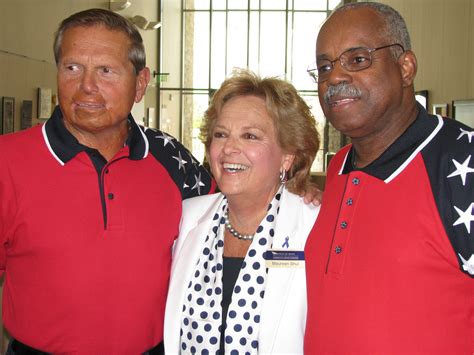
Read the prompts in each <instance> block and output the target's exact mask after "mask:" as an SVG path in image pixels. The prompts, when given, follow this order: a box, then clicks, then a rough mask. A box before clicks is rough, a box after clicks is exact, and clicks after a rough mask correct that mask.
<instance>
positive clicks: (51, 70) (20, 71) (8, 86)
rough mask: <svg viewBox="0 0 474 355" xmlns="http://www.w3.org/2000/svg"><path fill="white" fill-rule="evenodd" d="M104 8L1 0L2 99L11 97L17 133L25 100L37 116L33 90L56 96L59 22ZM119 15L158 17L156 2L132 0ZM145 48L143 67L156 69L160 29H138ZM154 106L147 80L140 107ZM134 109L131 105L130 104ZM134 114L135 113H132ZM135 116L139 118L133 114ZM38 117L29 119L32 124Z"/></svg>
mask: <svg viewBox="0 0 474 355" xmlns="http://www.w3.org/2000/svg"><path fill="white" fill-rule="evenodd" d="M93 7H97V8H108V7H109V2H108V1H106V0H105V1H104V0H0V97H2V96H9V97H14V98H15V131H16V130H19V128H20V109H21V103H22V101H23V100H32V101H33V112H32V113H33V117H34V118H35V117H37V97H36V96H37V89H38V88H39V87H45V88H51V89H52V92H53V94H56V92H57V89H56V66H55V64H54V56H53V49H52V47H53V36H54V32H55V31H56V28H57V26H58V24H59V23H60V22H61V20H63V19H64V18H66V17H67V16H69V15H71V14H72V13H74V12H77V11H80V10H84V9H88V8H93ZM120 14H122V15H123V16H130V17H131V16H133V15H143V16H145V17H147V18H148V19H149V20H157V15H158V10H157V0H155V1H153V0H134V1H133V4H132V6H130V7H129V8H128V9H126V10H124V11H121V12H120ZM140 33H141V34H142V36H143V40H144V42H145V48H146V49H147V65H148V66H149V67H150V69H151V70H152V71H153V70H156V67H157V65H156V64H157V54H156V53H157V51H156V48H157V35H158V31H142V30H140ZM150 106H151V107H154V106H156V90H155V89H154V87H153V84H151V85H150V86H149V88H148V91H147V95H146V98H145V102H144V103H142V104H141V105H139V106H138V109H139V110H141V111H143V110H145V109H146V107H150ZM134 109H135V108H134ZM134 112H135V111H134ZM137 116H138V117H137V118H138V119H140V118H141V116H143V114H142V113H137ZM37 122H38V121H36V120H33V124H35V123H37Z"/></svg>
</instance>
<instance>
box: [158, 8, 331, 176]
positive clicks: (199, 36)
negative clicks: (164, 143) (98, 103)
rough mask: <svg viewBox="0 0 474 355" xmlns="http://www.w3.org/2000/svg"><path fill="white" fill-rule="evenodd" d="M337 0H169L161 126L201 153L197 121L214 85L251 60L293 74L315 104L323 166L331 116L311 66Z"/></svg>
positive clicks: (259, 67) (258, 67)
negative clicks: (323, 26)
mask: <svg viewBox="0 0 474 355" xmlns="http://www.w3.org/2000/svg"><path fill="white" fill-rule="evenodd" d="M338 3H339V1H336V0H182V1H181V2H180V3H179V1H176V0H164V1H163V8H162V11H163V13H162V53H163V58H162V68H161V71H162V72H165V73H169V78H168V80H167V81H166V82H161V83H160V89H159V91H160V106H161V110H160V111H161V112H160V128H161V129H163V130H165V131H167V132H169V133H170V134H172V135H174V136H175V137H177V138H179V139H180V140H181V141H182V142H183V143H184V145H185V146H186V147H187V148H188V149H190V150H191V151H192V152H193V154H194V155H195V156H196V157H197V158H198V159H200V160H201V161H202V160H203V158H204V147H203V146H202V144H201V143H200V141H199V138H198V136H199V127H200V123H201V119H202V116H203V113H204V111H205V110H206V108H207V104H208V100H209V95H210V93H212V92H213V91H214V90H216V89H217V88H219V86H220V84H221V83H222V81H223V80H224V79H225V78H226V76H227V75H229V74H230V73H231V72H232V69H233V68H234V67H240V68H249V69H250V70H252V71H254V72H256V73H258V74H259V75H261V76H278V77H281V78H284V79H287V80H289V81H290V82H292V83H293V85H295V87H296V88H297V89H298V90H299V92H300V94H301V95H302V96H303V97H304V98H305V100H306V101H307V102H308V104H309V105H310V106H311V107H312V111H313V114H314V115H315V117H316V120H317V121H318V130H319V132H320V135H321V147H320V151H319V153H318V156H317V158H316V160H315V163H314V164H313V171H322V170H323V166H324V153H325V151H324V147H325V144H324V127H325V119H324V116H323V113H322V111H321V108H320V105H319V102H318V98H317V91H316V89H317V87H316V86H315V84H314V83H313V82H312V81H311V80H310V78H309V77H308V75H307V73H306V68H307V66H308V64H310V63H311V62H313V61H314V50H315V43H316V37H317V34H318V29H319V27H320V25H321V23H322V22H323V21H324V19H325V18H326V17H327V15H328V13H329V12H330V11H331V10H332V9H333V8H334V7H335V6H336V5H337V4H338ZM326 146H327V145H326ZM326 149H327V148H326Z"/></svg>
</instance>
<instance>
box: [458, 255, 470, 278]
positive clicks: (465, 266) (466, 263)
mask: <svg viewBox="0 0 474 355" xmlns="http://www.w3.org/2000/svg"><path fill="white" fill-rule="evenodd" d="M458 255H459V257H460V258H461V261H462V264H463V265H462V268H463V269H464V271H466V272H468V273H469V274H471V275H474V254H473V255H471V257H470V258H469V260H466V259H464V258H463V257H462V255H461V254H458Z"/></svg>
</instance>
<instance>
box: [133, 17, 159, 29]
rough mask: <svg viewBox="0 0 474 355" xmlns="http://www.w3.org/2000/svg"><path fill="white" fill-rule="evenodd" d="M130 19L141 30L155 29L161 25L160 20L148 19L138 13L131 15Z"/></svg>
mask: <svg viewBox="0 0 474 355" xmlns="http://www.w3.org/2000/svg"><path fill="white" fill-rule="evenodd" d="M130 21H132V23H134V24H135V25H136V26H137V27H138V28H141V29H142V30H156V29H158V28H160V27H161V22H156V21H148V20H147V19H146V18H145V17H143V16H140V15H136V16H133V17H132V18H131V19H130Z"/></svg>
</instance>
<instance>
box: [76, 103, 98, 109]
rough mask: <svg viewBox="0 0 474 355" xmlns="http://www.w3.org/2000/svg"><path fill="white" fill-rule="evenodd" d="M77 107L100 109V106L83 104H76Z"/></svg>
mask: <svg viewBox="0 0 474 355" xmlns="http://www.w3.org/2000/svg"><path fill="white" fill-rule="evenodd" d="M77 106H79V107H93V108H95V107H101V106H102V105H100V104H84V103H81V104H77Z"/></svg>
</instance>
